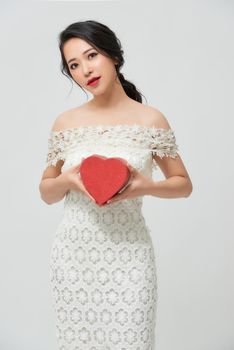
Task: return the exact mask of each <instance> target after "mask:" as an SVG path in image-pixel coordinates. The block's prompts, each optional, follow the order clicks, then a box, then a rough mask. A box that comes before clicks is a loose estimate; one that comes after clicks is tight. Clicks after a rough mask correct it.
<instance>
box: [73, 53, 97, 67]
mask: <svg viewBox="0 0 234 350" xmlns="http://www.w3.org/2000/svg"><path fill="white" fill-rule="evenodd" d="M92 55H94V56H96V55H97V53H96V52H92V53H90V54H89V55H88V57H89V56H92ZM74 65H77V63H73V64H71V65H70V69H73V68H72V67H73V66H74Z"/></svg>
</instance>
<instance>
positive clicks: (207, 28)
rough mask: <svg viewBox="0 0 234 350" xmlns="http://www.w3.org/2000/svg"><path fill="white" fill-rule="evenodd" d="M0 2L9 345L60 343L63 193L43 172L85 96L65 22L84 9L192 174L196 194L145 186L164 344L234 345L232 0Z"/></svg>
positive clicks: (1, 257)
mask: <svg viewBox="0 0 234 350" xmlns="http://www.w3.org/2000/svg"><path fill="white" fill-rule="evenodd" d="M0 7H1V15H0V16H1V18H0V29H1V30H0V38H1V65H0V69H1V97H2V98H1V150H2V153H1V155H2V167H1V169H2V170H1V185H2V186H1V187H2V190H1V201H2V218H1V242H0V247H1V252H0V273H1V289H0V293H1V295H0V348H1V350H32V349H33V350H41V349H43V350H57V349H56V340H55V333H54V314H53V309H52V296H51V289H50V281H49V254H50V249H51V244H52V241H53V237H54V234H55V229H56V227H57V225H58V223H59V221H60V220H61V218H62V210H63V202H59V203H56V204H54V205H52V206H49V205H47V204H45V203H44V202H43V201H42V200H41V199H40V194H39V183H40V179H41V176H42V172H43V170H44V169H45V157H46V152H47V138H48V134H49V131H50V128H51V126H52V124H53V121H54V119H55V118H56V117H57V115H58V114H59V113H61V112H62V111H64V110H67V109H69V108H72V107H75V106H78V105H80V104H82V103H84V102H86V95H85V94H84V93H83V92H82V90H80V89H79V88H78V86H76V85H75V84H74V88H73V90H72V92H71V94H70V95H69V92H70V90H71V84H70V82H69V80H68V79H66V78H65V77H64V76H63V75H62V74H61V73H60V70H59V65H60V56H59V50H58V46H57V35H58V34H59V32H60V31H61V30H63V29H64V28H65V26H67V25H69V24H70V23H72V22H75V21H79V20H88V19H95V20H98V21H101V22H103V23H105V24H106V25H108V26H110V28H111V29H113V30H114V31H115V32H116V34H117V36H118V37H119V38H120V40H121V43H122V45H123V49H124V51H125V56H124V57H125V60H126V63H125V65H124V67H123V69H122V72H123V73H124V74H125V75H126V78H128V79H130V80H132V81H133V82H134V83H135V84H136V86H137V87H138V88H139V89H140V91H141V92H142V93H143V94H144V95H145V96H146V98H147V101H148V104H149V105H151V106H154V107H156V108H158V109H159V110H161V111H162V112H163V113H164V115H165V116H166V117H167V119H168V121H169V123H170V125H171V127H172V128H173V129H174V131H175V133H176V137H177V143H178V145H179V147H180V155H181V157H182V159H183V161H184V163H185V166H186V168H187V170H188V172H189V174H190V176H191V179H192V182H193V193H192V195H191V196H190V197H189V198H179V199H173V200H169V199H160V198H157V197H152V196H147V197H145V198H144V205H143V212H144V215H145V219H146V221H147V224H148V225H149V227H150V229H151V235H152V239H153V243H154V248H155V253H156V260H157V271H158V293H159V300H158V311H157V325H156V348H157V350H172V349H173V350H188V349H189V350H233V349H234V333H233V322H234V307H233V306H234V305H233V295H234V282H233V276H234V271H233V270H234V268H233V262H234V258H233V243H234V242H233V241H234V240H233V232H234V230H233V226H234V225H233V208H234V206H233V178H234V171H233V154H232V152H233V149H234V145H233V111H234V108H233V81H234V76H233V72H234V69H233V62H234V57H233V56H234V50H233V34H234V31H233V29H234V28H233V27H234V18H233V17H234V15H233V14H234V11H233V10H234V5H233V2H232V1H224V0H222V1H221V0H220V1H201V0H199V1H197V0H196V1H195V0H194V1H191V0H190V1H188V0H177V1H173V0H171V1H169V0H160V1H142V2H136V1H118V2H114V1H106V2H100V1H94V2H91V1H88V2H79V1H73V2H65V1H64V2H56V1H49V2H48V1H44V2H43V1H42V2H39V1H34V2H20V3H18V4H17V3H14V2H10V3H7V2H6V1H5V3H4V2H1V5H0ZM90 97H91V96H90ZM231 97H232V99H231ZM144 103H145V101H144ZM154 177H155V179H161V178H163V176H162V173H161V172H160V170H159V171H158V173H157V174H154Z"/></svg>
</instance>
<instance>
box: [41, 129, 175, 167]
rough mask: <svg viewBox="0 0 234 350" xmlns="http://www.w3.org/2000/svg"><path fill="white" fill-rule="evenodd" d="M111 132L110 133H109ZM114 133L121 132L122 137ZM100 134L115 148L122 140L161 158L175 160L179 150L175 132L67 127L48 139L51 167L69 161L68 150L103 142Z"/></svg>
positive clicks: (47, 159)
mask: <svg viewBox="0 0 234 350" xmlns="http://www.w3.org/2000/svg"><path fill="white" fill-rule="evenodd" d="M107 131H108V132H107ZM113 132H119V134H118V137H116V134H114V135H113ZM100 135H101V136H102V138H104V139H105V141H109V142H110V144H111V145H116V146H118V145H119V143H120V141H121V140H122V141H123V142H124V144H125V145H126V147H128V146H129V147H131V146H135V145H136V144H137V145H138V147H140V148H141V149H143V150H148V151H150V152H151V153H152V155H153V156H154V155H157V156H159V157H160V158H163V157H164V156H170V157H172V158H175V157H176V156H177V153H178V151H179V148H178V145H177V144H176V138H175V134H174V131H173V130H172V129H163V128H156V127H154V126H145V125H140V124H115V125H104V124H99V125H86V126H79V127H73V128H67V129H64V130H59V131H52V130H51V131H50V135H49V138H48V152H47V157H46V163H47V166H49V165H54V166H55V165H56V163H57V161H58V160H60V159H61V160H65V159H66V151H67V150H69V149H70V148H71V147H73V146H75V145H77V144H79V143H83V142H85V143H86V144H87V145H88V144H89V145H90V146H92V145H93V144H96V142H98V141H99V140H100Z"/></svg>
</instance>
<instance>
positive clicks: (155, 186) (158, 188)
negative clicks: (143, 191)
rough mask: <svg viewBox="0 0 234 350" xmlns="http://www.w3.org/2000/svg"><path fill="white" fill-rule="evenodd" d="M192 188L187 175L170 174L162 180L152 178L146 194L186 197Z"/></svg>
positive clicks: (163, 196)
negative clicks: (170, 175)
mask: <svg viewBox="0 0 234 350" xmlns="http://www.w3.org/2000/svg"><path fill="white" fill-rule="evenodd" d="M192 189H193V187H192V183H191V181H190V179H189V178H188V177H184V176H172V177H169V178H168V179H165V180H162V181H153V180H152V182H151V184H150V186H149V190H148V194H149V195H151V196H156V197H160V198H180V197H188V196H189V195H190V194H191V192H192Z"/></svg>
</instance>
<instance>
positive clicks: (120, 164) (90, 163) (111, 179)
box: [80, 154, 130, 205]
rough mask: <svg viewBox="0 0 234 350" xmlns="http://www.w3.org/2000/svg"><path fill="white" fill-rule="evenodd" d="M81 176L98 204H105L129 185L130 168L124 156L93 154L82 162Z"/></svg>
mask: <svg viewBox="0 0 234 350" xmlns="http://www.w3.org/2000/svg"><path fill="white" fill-rule="evenodd" d="M80 177H81V179H82V181H83V184H84V186H85V188H86V189H87V191H88V192H89V194H91V196H92V197H93V198H94V199H95V201H96V203H97V204H98V205H103V204H104V203H106V202H107V201H108V200H109V199H110V198H112V197H113V196H114V195H115V194H116V193H118V192H120V191H121V190H122V191H123V189H124V188H125V187H126V186H127V184H128V181H129V178H130V170H129V168H128V166H127V161H126V160H125V159H123V158H119V157H112V158H108V157H105V156H102V155H99V154H93V155H91V156H89V157H87V158H85V159H83V161H82V162H81V165H80Z"/></svg>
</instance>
